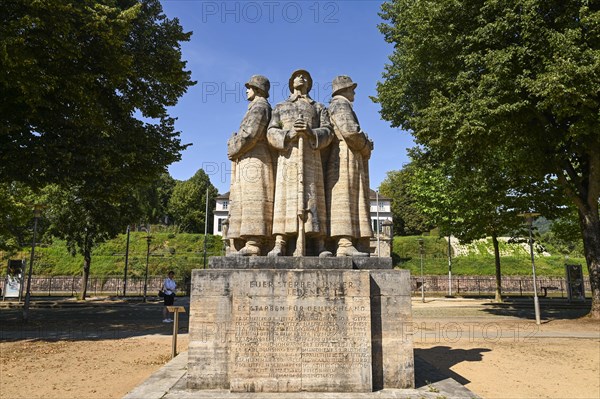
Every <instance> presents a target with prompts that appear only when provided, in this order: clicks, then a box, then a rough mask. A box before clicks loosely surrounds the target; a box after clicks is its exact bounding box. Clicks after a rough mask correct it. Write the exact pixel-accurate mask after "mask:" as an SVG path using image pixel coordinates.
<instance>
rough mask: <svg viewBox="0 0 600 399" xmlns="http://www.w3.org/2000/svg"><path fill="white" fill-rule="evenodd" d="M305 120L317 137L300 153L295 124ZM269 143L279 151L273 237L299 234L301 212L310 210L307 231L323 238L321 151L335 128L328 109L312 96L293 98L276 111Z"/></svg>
mask: <svg viewBox="0 0 600 399" xmlns="http://www.w3.org/2000/svg"><path fill="white" fill-rule="evenodd" d="M298 118H303V119H304V120H306V121H307V122H308V124H309V125H310V127H311V129H312V131H313V132H314V137H311V138H305V139H303V140H304V141H303V142H304V144H303V147H304V151H303V154H300V151H299V149H298V143H299V141H298V138H294V139H290V132H292V131H293V129H294V127H293V126H294V122H295V121H296V119H298ZM267 137H268V141H269V144H270V145H271V146H272V148H274V149H275V150H276V151H277V152H278V154H279V155H278V158H277V174H276V182H275V210H274V215H273V234H287V235H294V234H297V233H298V231H299V229H298V227H299V222H298V213H299V211H301V210H302V209H308V214H307V219H306V222H305V223H304V231H305V232H306V234H307V235H313V236H323V235H325V234H326V232H327V231H326V229H327V214H326V208H325V186H324V181H323V164H322V162H321V150H322V149H323V148H325V147H327V146H328V145H329V143H330V142H331V138H332V135H331V128H330V122H329V116H328V113H327V109H326V108H325V106H324V105H323V104H320V103H317V102H315V101H314V100H313V99H311V98H310V97H308V96H296V95H294V94H293V95H291V96H290V97H289V98H288V99H287V100H286V101H284V102H282V103H279V104H277V105H276V106H275V109H274V110H273V116H272V118H271V123H270V124H269V129H268V132H267ZM299 163H302V165H303V177H302V178H303V182H304V184H303V187H304V197H303V198H302V199H300V198H299V195H298V192H299V182H300V179H299V168H298V167H297V166H298V164H299Z"/></svg>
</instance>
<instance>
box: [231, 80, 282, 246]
mask: <svg viewBox="0 0 600 399" xmlns="http://www.w3.org/2000/svg"><path fill="white" fill-rule="evenodd" d="M270 86H271V85H270V82H269V79H267V78H266V77H264V76H261V75H255V76H252V77H251V78H250V80H249V81H248V83H246V95H247V98H248V101H250V105H249V106H248V111H247V112H246V115H245V116H244V119H243V120H242V123H241V125H240V129H239V131H238V132H237V133H234V134H233V135H232V136H231V138H230V139H229V141H228V142H227V156H228V158H229V159H230V160H231V163H232V174H231V176H232V177H231V188H230V194H229V202H230V203H229V218H228V219H229V226H228V229H227V239H229V240H230V254H237V255H239V256H258V255H262V252H263V247H264V246H265V245H266V244H267V243H268V242H269V238H270V237H271V229H272V227H271V226H272V223H273V196H274V183H275V182H274V166H273V159H272V156H271V150H270V148H269V145H268V143H267V137H266V135H267V127H268V126H269V120H270V119H271V106H270V104H269V102H268V101H267V98H268V97H269V89H270ZM240 247H241V248H240ZM238 249H239V251H237V250H238ZM236 251H237V252H236Z"/></svg>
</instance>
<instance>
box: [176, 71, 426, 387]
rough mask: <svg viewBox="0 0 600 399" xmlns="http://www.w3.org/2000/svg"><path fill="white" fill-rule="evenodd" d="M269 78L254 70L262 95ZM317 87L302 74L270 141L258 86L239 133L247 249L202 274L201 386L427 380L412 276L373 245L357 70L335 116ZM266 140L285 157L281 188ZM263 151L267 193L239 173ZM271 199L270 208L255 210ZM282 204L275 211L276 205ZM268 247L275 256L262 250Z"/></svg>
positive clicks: (233, 230)
mask: <svg viewBox="0 0 600 399" xmlns="http://www.w3.org/2000/svg"><path fill="white" fill-rule="evenodd" d="M253 79H254V80H253ZM259 81H260V82H265V81H267V82H268V80H266V78H264V79H262V78H261V79H255V77H253V78H251V79H250V81H249V82H248V84H247V87H248V86H249V91H253V90H250V88H254V87H255V86H254V84H258V83H256V82H259ZM253 82H255V83H253ZM311 86H312V77H311V76H310V74H309V73H308V72H307V71H305V70H297V71H295V72H293V73H292V75H291V77H290V81H289V87H290V92H291V95H290V98H288V99H287V100H286V101H284V102H282V103H280V104H277V106H276V107H275V108H274V110H273V113H272V115H271V118H270V121H268V129H267V131H266V139H264V132H265V126H266V125H265V121H264V116H265V115H267V114H268V112H267V110H268V108H267V107H266V105H265V104H264V103H266V100H265V101H264V102H263V101H262V100H258V101H260V102H261V104H263V105H262V106H261V108H260V111H258V110H257V113H258V114H260V116H259V117H257V118H255V119H253V118H251V117H250V116H249V114H250V113H251V111H252V112H254V111H255V108H256V107H257V105H258V104H253V103H254V102H256V101H257V100H256V99H252V98H251V95H250V94H249V96H248V99H249V100H251V101H252V102H253V103H251V106H250V108H249V110H248V113H247V115H246V117H245V118H244V122H242V127H240V131H239V132H238V134H237V135H235V136H233V137H232V139H230V143H229V146H228V148H229V155H230V159H232V161H233V163H234V165H235V167H234V174H233V175H234V176H235V178H232V187H231V192H232V195H233V201H237V203H235V204H232V207H231V210H230V214H229V227H228V232H227V234H228V237H227V238H228V239H229V241H230V242H233V245H234V246H235V247H236V249H237V255H238V256H227V257H213V258H210V260H209V269H208V270H194V271H193V274H192V289H191V290H192V295H191V299H190V301H191V303H190V330H189V331H190V343H189V353H188V359H189V360H188V362H189V363H188V381H187V384H188V387H189V388H191V389H202V390H210V389H219V390H229V391H231V392H301V391H307V392H341V393H350V392H373V391H378V390H381V389H388V388H390V389H391V388H393V389H401V388H412V387H414V359H413V341H412V331H411V327H412V312H411V297H410V294H411V289H410V275H409V272H408V271H406V270H393V269H392V261H391V258H389V257H387V258H382V257H373V258H370V257H368V255H369V254H368V252H363V251H361V250H360V249H361V246H362V245H364V242H366V243H367V244H366V245H368V242H369V238H370V236H371V235H372V232H371V228H370V217H369V213H368V207H367V205H368V197H366V195H368V187H369V184H368V160H369V157H370V154H371V151H372V149H373V144H372V141H371V140H370V139H369V138H368V137H367V135H366V134H365V133H364V132H363V131H362V130H361V129H360V126H359V124H358V119H357V118H356V115H355V114H354V111H353V109H352V101H353V97H354V89H355V88H356V84H355V83H353V82H352V80H351V79H350V78H349V77H347V76H339V77H337V78H335V79H334V84H333V87H334V91H333V99H332V101H331V106H330V110H331V116H330V113H329V112H328V110H327V109H326V108H325V107H324V106H323V105H322V104H319V103H317V102H315V101H314V100H312V99H311V98H310V96H309V94H308V93H309V92H310V88H311ZM258 91H259V92H260V90H258ZM263 94H264V93H263ZM260 98H263V99H264V98H266V96H261V97H260ZM267 104H268V103H267ZM269 109H270V108H269ZM252 120H255V122H250V121H252ZM246 122H247V123H249V124H250V125H252V126H246ZM243 132H255V133H248V134H246V133H243ZM244 136H248V137H252V138H250V139H248V140H247V142H250V141H252V142H254V143H255V144H254V146H250V145H249V146H248V150H247V151H245V152H244V151H242V152H239V151H237V148H240V149H242V148H244V146H243V145H238V144H237V143H236V142H235V141H236V140H238V139H237V138H236V137H244ZM267 143H268V148H270V149H271V151H273V152H272V153H274V154H275V157H274V158H273V160H274V162H275V164H274V165H273V167H274V169H273V170H275V171H276V172H275V176H274V181H275V185H274V187H273V185H271V186H270V187H271V189H267V188H268V187H269V186H268V184H267V183H268V182H269V181H270V177H269V176H271V175H269V173H268V169H266V165H268V162H267V161H268V158H267V157H266V154H268V152H267V151H266V148H267ZM257 146H258V147H257ZM232 148H233V149H234V150H235V151H234V150H232ZM253 149H254V150H253ZM253 151H256V152H253ZM256 153H258V154H259V155H253V154H256ZM263 155H264V156H263ZM257 158H260V165H261V167H265V169H264V173H263V174H261V179H262V180H260V181H261V185H260V186H259V187H257V186H256V185H252V184H245V182H243V181H240V179H239V177H240V176H243V175H240V174H238V168H240V167H242V166H241V165H242V163H243V162H244V160H247V159H257ZM261 170H262V169H261ZM263 183H264V184H263ZM271 193H274V194H271ZM259 195H263V196H264V204H261V206H259V207H258V208H257V209H259V210H260V211H261V212H262V213H261V212H258V213H257V211H252V213H251V214H248V215H247V216H244V213H243V211H244V208H246V207H252V206H256V204H255V203H254V202H253V201H254V200H255V199H256V198H258V196H259ZM271 195H272V196H271ZM272 198H273V201H272V202H270V200H271V199H272ZM246 201H248V202H246ZM365 201H366V202H365ZM270 204H272V206H273V209H272V210H271V212H272V213H269V211H268V210H265V207H267V206H268V205H270ZM240 209H241V210H242V212H240ZM248 209H250V208H248ZM253 209H254V208H253ZM271 214H272V215H273V223H272V231H270V232H269V231H268V229H269V228H270V226H271V224H270V219H269V217H268V215H271ZM246 217H248V218H249V219H245V218H246ZM246 222H249V223H250V225H249V226H248V228H249V231H250V232H251V233H249V234H242V231H243V229H242V228H240V227H238V226H244V224H246ZM253 224H259V226H252V225H253ZM267 243H271V245H272V246H273V248H271V250H270V251H269V253H268V255H270V256H260V255H264V252H265V246H266V244H267ZM242 245H243V246H242ZM327 246H329V247H327ZM256 248H258V249H256ZM333 251H335V254H336V256H335V257H333V256H331V255H332V252H333ZM232 252H236V251H235V250H233V251H232ZM286 255H287V256H286ZM292 255H293V256H292Z"/></svg>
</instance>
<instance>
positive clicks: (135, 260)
mask: <svg viewBox="0 0 600 399" xmlns="http://www.w3.org/2000/svg"><path fill="white" fill-rule="evenodd" d="M147 245H148V244H147V240H146V233H144V232H132V233H131V236H130V243H129V267H128V275H129V276H131V277H141V276H143V275H144V273H145V269H146V253H147V248H148V247H147ZM206 247H207V256H215V255H221V254H222V242H221V237H218V236H212V235H208V236H207V245H206ZM125 248H126V236H125V234H122V235H119V236H118V237H116V238H114V239H112V240H109V241H107V242H106V243H103V244H101V245H99V246H98V247H97V248H95V249H94V251H93V252H92V263H91V268H90V274H91V275H92V276H109V275H120V274H122V273H123V270H124V268H125ZM203 248H204V235H202V234H183V233H181V234H174V233H152V240H151V242H150V257H149V261H148V272H149V274H150V275H164V274H166V273H167V272H168V271H169V270H174V271H175V273H176V274H177V275H180V276H189V275H190V272H191V270H192V269H197V268H201V267H202V266H203V260H204V259H203ZM22 256H25V257H26V258H27V259H28V252H24V253H22ZM82 268H83V257H82V256H81V255H79V254H77V255H75V256H71V255H70V254H69V253H68V251H67V247H66V244H65V242H64V241H61V240H55V241H54V242H52V244H50V245H49V246H42V247H37V248H36V261H35V263H34V274H36V275H50V276H74V275H80V274H81V271H82Z"/></svg>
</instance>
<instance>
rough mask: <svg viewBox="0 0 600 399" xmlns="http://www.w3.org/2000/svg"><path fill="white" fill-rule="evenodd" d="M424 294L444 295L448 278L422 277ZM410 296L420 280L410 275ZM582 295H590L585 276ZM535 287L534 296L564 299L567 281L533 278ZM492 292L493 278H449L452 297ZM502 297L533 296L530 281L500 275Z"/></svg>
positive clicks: (417, 287) (494, 288) (493, 286)
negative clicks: (583, 293)
mask: <svg viewBox="0 0 600 399" xmlns="http://www.w3.org/2000/svg"><path fill="white" fill-rule="evenodd" d="M423 281H424V282H425V285H424V291H425V292H426V293H434V294H447V293H448V286H449V279H448V276H424V277H423ZM411 283H412V290H413V294H415V295H416V294H418V293H420V292H421V277H420V276H411ZM583 283H584V287H585V293H586V295H587V296H588V297H589V296H590V295H591V290H590V280H589V277H586V278H584V281H583ZM536 288H537V292H538V295H541V296H545V295H546V294H548V295H552V296H558V295H560V297H561V298H566V297H567V296H568V292H567V280H566V278H564V277H537V278H536ZM495 292H496V277H495V276H469V277H465V276H453V277H452V294H453V295H493V294H494V293H495ZM502 294H506V295H520V296H528V295H532V294H533V278H532V277H527V276H518V277H514V276H502Z"/></svg>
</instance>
